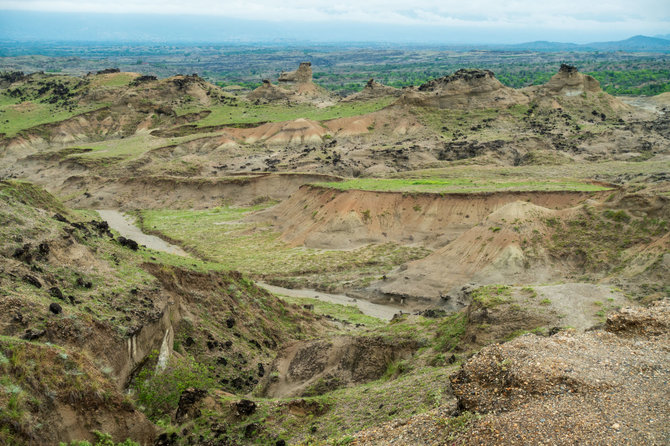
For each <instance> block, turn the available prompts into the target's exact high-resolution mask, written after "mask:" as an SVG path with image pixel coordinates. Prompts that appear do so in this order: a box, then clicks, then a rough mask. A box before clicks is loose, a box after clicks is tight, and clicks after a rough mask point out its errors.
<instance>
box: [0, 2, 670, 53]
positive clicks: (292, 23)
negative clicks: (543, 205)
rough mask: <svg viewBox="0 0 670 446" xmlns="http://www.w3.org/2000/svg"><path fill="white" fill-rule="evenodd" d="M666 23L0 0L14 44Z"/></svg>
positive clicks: (482, 32) (660, 5) (568, 16)
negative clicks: (56, 41) (21, 42)
mask: <svg viewBox="0 0 670 446" xmlns="http://www.w3.org/2000/svg"><path fill="white" fill-rule="evenodd" d="M669 30H670V3H669V2H667V1H662V0H642V1H640V2H636V3H634V4H632V3H630V2H626V1H623V0H616V1H612V2H608V3H607V4H606V5H603V4H595V3H594V4H588V3H584V2H581V1H576V0H568V1H564V2H560V3H558V2H556V3H554V4H549V5H547V4H543V3H540V2H535V1H527V0H522V1H517V2H513V3H511V4H509V3H501V2H496V1H492V0H474V1H471V2H454V1H447V2H442V1H437V0H423V1H420V2H415V3H413V4H412V6H410V7H408V5H407V3H406V2H404V1H402V2H401V1H398V0H388V1H382V0H370V1H367V2H354V1H352V0H345V1H341V2H338V3H337V4H336V5H334V4H332V2H329V1H325V0H310V1H307V0H293V1H285V2H282V3H277V2H270V1H269V0H253V1H238V0H235V1H229V2H221V1H215V0H193V1H191V2H189V3H188V4H185V3H184V2H179V1H175V0H168V1H159V0H146V1H139V0H118V1H116V2H114V3H110V2H100V1H93V0H21V1H17V0H0V39H3V40H18V41H31V40H33V41H39V40H84V41H98V42H99V41H147V42H161V41H164V42H176V41H184V42H226V41H241V42H253V41H272V40H295V41H315V42H344V41H367V42H371V41H377V42H416V43H437V42H439V43H446V44H449V43H452V44H492V43H498V44H513V43H522V42H530V41H540V40H542V41H544V40H546V41H555V42H571V43H589V42H595V41H612V40H623V39H626V38H629V37H631V36H634V35H647V36H653V35H659V34H667V33H668V32H669Z"/></svg>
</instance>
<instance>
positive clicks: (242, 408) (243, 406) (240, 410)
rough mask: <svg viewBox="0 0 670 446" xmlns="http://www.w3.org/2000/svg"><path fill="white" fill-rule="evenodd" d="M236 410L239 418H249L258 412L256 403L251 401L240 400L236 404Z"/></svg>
mask: <svg viewBox="0 0 670 446" xmlns="http://www.w3.org/2000/svg"><path fill="white" fill-rule="evenodd" d="M235 409H236V410H237V415H239V416H243V417H246V416H249V415H252V414H253V413H254V412H256V403H255V402H253V401H251V400H240V401H238V402H237V403H235Z"/></svg>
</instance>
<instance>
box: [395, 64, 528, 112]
mask: <svg viewBox="0 0 670 446" xmlns="http://www.w3.org/2000/svg"><path fill="white" fill-rule="evenodd" d="M398 102H399V103H400V104H405V105H418V106H422V107H434V108H458V109H464V108H489V107H508V106H510V105H516V104H527V103H528V102H529V98H528V96H526V95H525V94H524V93H523V92H520V91H518V90H515V89H513V88H509V87H505V86H504V85H503V84H501V83H500V81H499V80H498V79H496V78H495V76H494V74H493V72H492V71H489V70H474V69H461V70H458V71H456V72H455V73H454V74H451V75H448V76H444V77H441V78H439V79H434V80H432V81H429V82H427V83H425V84H423V85H421V86H420V87H419V88H418V89H416V90H410V91H408V92H407V93H405V94H403V95H402V96H401V97H400V99H399V101H398Z"/></svg>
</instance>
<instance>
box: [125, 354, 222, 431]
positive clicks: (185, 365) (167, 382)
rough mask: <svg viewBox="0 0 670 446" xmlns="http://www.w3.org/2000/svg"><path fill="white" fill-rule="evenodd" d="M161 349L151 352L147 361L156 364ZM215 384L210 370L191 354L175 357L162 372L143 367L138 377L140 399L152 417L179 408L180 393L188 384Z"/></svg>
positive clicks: (167, 413) (199, 387)
mask: <svg viewBox="0 0 670 446" xmlns="http://www.w3.org/2000/svg"><path fill="white" fill-rule="evenodd" d="M157 355H158V352H154V353H152V355H151V356H150V360H149V361H148V362H147V363H148V364H154V363H155V358H156V357H157ZM213 385H214V378H213V377H212V374H211V370H210V369H209V368H208V367H207V366H205V365H203V364H200V363H198V362H196V361H194V360H193V359H191V358H176V357H172V358H171V359H170V361H169V363H168V365H167V367H166V368H165V370H163V371H162V372H158V373H156V372H155V371H154V369H153V367H150V366H147V367H144V369H142V371H141V372H140V373H139V374H138V376H137V379H136V380H135V383H134V387H135V391H136V392H137V402H138V403H139V405H140V406H141V408H142V410H143V411H144V413H145V414H146V415H147V416H148V417H149V419H151V420H152V421H157V420H159V419H161V418H163V417H165V416H166V415H168V416H169V415H170V414H171V413H172V412H174V411H175V410H176V409H177V405H178V404H179V397H180V396H181V394H182V392H183V391H184V390H186V389H188V388H189V387H193V388H198V389H205V390H207V389H210V388H211V387H212V386H213Z"/></svg>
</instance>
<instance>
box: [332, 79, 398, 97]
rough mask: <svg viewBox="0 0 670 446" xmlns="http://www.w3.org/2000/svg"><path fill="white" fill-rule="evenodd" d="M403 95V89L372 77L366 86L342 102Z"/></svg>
mask: <svg viewBox="0 0 670 446" xmlns="http://www.w3.org/2000/svg"><path fill="white" fill-rule="evenodd" d="M400 95H402V90H400V89H398V88H393V87H389V86H388V85H383V84H380V83H379V82H376V81H375V80H374V79H370V80H369V81H368V83H367V84H365V87H364V88H363V89H362V90H361V91H359V92H358V93H354V94H352V95H349V96H347V97H346V98H344V99H342V102H354V101H369V100H371V99H377V98H383V97H387V96H392V97H398V96H400Z"/></svg>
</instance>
